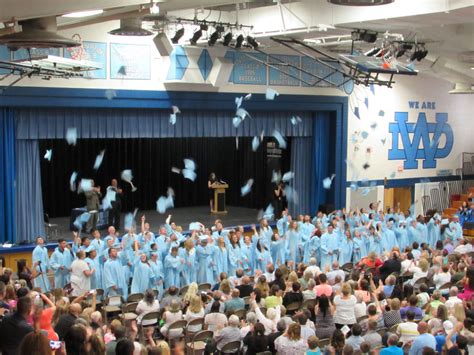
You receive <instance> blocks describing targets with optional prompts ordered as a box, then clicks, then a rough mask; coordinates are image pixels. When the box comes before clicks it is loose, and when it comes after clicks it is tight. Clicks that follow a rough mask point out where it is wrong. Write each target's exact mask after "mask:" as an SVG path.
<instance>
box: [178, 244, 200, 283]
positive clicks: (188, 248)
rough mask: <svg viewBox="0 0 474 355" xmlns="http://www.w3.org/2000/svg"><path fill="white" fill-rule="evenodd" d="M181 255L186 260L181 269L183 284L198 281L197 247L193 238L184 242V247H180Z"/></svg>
mask: <svg viewBox="0 0 474 355" xmlns="http://www.w3.org/2000/svg"><path fill="white" fill-rule="evenodd" d="M179 256H180V257H181V258H182V259H183V260H184V267H183V270H182V271H181V281H182V284H183V285H189V284H190V283H192V282H196V249H195V248H194V242H193V240H192V239H191V238H189V239H187V240H186V241H185V242H184V248H180V249H179Z"/></svg>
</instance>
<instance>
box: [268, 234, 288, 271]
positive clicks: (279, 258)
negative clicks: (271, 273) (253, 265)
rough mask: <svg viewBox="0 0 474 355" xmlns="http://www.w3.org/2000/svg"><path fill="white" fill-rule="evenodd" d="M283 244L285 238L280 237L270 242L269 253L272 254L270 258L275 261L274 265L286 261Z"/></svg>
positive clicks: (276, 265)
mask: <svg viewBox="0 0 474 355" xmlns="http://www.w3.org/2000/svg"><path fill="white" fill-rule="evenodd" d="M285 244H286V240H285V239H284V238H280V239H278V240H276V241H272V242H271V243H270V254H271V255H272V260H273V262H274V263H275V267H278V266H279V265H283V264H285V262H286V257H285V254H286V253H285Z"/></svg>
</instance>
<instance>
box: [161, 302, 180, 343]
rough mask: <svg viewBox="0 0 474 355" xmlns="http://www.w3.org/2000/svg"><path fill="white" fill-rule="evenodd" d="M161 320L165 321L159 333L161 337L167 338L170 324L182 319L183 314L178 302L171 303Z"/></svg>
mask: <svg viewBox="0 0 474 355" xmlns="http://www.w3.org/2000/svg"><path fill="white" fill-rule="evenodd" d="M162 319H163V320H164V321H165V324H164V325H163V326H162V327H161V329H160V332H161V334H162V335H163V336H165V337H166V336H168V328H169V326H170V325H171V323H173V322H176V321H177V320H180V319H183V312H181V307H180V305H179V303H178V301H176V300H172V301H171V304H170V306H169V309H168V310H167V311H165V313H163V316H162Z"/></svg>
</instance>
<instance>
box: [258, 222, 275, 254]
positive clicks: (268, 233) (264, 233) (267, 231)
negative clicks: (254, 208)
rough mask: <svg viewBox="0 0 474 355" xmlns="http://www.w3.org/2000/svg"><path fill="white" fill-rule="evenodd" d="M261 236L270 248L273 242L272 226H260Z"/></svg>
mask: <svg viewBox="0 0 474 355" xmlns="http://www.w3.org/2000/svg"><path fill="white" fill-rule="evenodd" d="M258 232H259V237H260V239H261V240H262V242H263V243H264V244H265V246H266V247H267V249H270V244H271V242H272V236H273V230H272V229H271V228H270V227H265V228H264V227H260V230H259V231H258Z"/></svg>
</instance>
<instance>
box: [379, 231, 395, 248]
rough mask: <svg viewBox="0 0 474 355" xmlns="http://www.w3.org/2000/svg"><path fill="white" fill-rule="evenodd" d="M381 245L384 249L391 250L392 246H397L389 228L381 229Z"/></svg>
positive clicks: (393, 234)
mask: <svg viewBox="0 0 474 355" xmlns="http://www.w3.org/2000/svg"><path fill="white" fill-rule="evenodd" d="M382 247H383V249H384V250H385V251H392V249H393V248H394V247H398V242H397V238H396V236H395V233H394V232H393V230H391V229H390V228H384V229H383V230H382Z"/></svg>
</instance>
